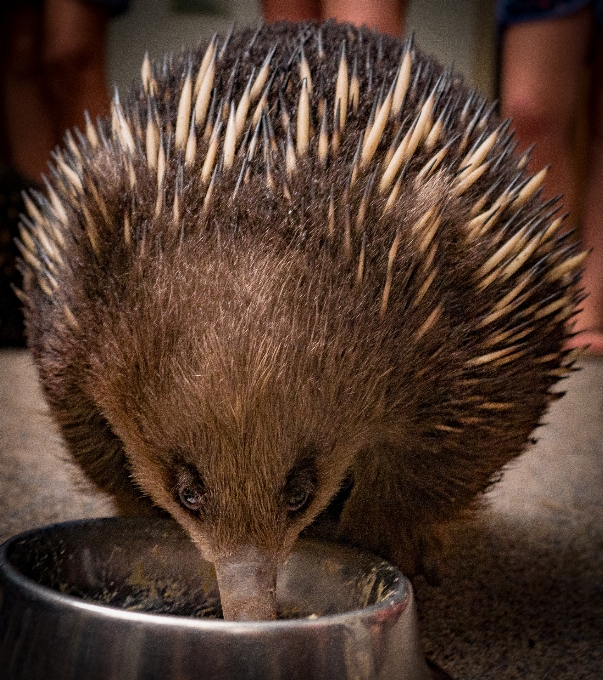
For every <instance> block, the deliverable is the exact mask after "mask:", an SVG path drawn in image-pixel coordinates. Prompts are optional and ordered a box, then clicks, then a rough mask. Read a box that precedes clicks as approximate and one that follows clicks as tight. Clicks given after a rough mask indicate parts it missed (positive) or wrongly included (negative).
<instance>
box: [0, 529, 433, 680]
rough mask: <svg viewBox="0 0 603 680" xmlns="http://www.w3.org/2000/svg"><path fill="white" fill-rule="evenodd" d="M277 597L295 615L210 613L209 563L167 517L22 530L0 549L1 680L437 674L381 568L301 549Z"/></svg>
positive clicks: (388, 573)
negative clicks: (248, 617) (226, 616)
mask: <svg viewBox="0 0 603 680" xmlns="http://www.w3.org/2000/svg"><path fill="white" fill-rule="evenodd" d="M277 599H278V603H279V610H280V611H281V613H282V615H283V616H287V617H295V618H287V619H284V620H278V621H266V622H264V621H262V622H229V621H223V620H219V619H212V618H207V616H208V615H209V616H211V615H214V616H219V595H218V589H217V584H216V580H215V573H214V570H213V565H212V564H210V563H209V562H205V561H203V560H201V559H200V557H199V554H198V552H197V550H196V549H195V547H194V546H193V545H192V544H191V542H190V541H189V540H188V538H187V537H186V536H185V535H184V534H183V533H182V532H181V530H180V529H179V528H178V527H177V525H175V524H174V523H172V522H171V521H169V520H148V519H119V518H112V519H102V520H89V521H80V522H69V523H65V524H58V525H54V526H50V527H46V528H42V529H37V530H34V531H30V532H28V533H25V534H21V535H20V536H16V537H14V538H12V539H11V540H9V541H7V542H6V543H4V545H3V546H2V547H0V679H1V680H5V679H6V680H8V679H10V680H38V679H39V680H41V679H44V680H59V679H60V680H68V679H69V680H82V679H83V678H85V679H86V680H96V679H98V680H109V679H110V680H122V679H123V680H126V679H127V680H143V679H144V680H172V679H173V680H176V679H177V680H188V679H189V678H190V679H191V680H192V679H193V678H194V679H195V680H200V678H203V680H209V679H211V680H214V679H215V680H227V679H229V680H230V679H234V678H236V679H237V680H246V679H249V680H251V679H261V680H272V679H273V678H274V679H276V678H279V679H282V680H285V679H286V680H296V679H299V680H302V679H303V680H309V679H318V678H324V679H325V680H326V679H327V678H328V679H329V680H340V679H342V680H343V679H350V680H351V679H352V678H353V679H354V680H365V679H366V680H368V679H369V678H370V679H372V678H383V679H384V680H427V679H428V678H431V677H432V676H431V674H430V671H429V670H428V668H427V666H426V664H425V660H424V658H423V654H422V652H421V649H420V645H419V641H418V637H417V631H416V616H415V608H414V600H413V594H412V589H411V586H410V584H409V582H408V581H407V579H405V578H404V576H402V574H401V573H400V572H399V571H398V570H397V569H395V568H394V567H392V566H391V565H390V564H388V563H387V562H384V561H383V560H381V559H379V558H376V557H374V556H372V555H368V554H366V553H363V552H360V551H357V550H354V549H351V548H346V547H342V546H338V545H333V544H327V543H320V542H316V541H308V540H304V541H300V542H299V544H298V546H297V547H296V548H295V550H294V551H293V553H292V555H291V556H290V558H289V559H288V560H287V562H286V563H285V564H284V566H283V568H282V569H281V570H280V572H279V576H278V583H277ZM150 612H159V613H150Z"/></svg>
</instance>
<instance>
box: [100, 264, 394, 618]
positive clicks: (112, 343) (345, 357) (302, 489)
mask: <svg viewBox="0 0 603 680" xmlns="http://www.w3.org/2000/svg"><path fill="white" fill-rule="evenodd" d="M189 257H190V258H193V260H194V261H195V267H191V268H190V269H187V264H186V263H187V258H189ZM202 257H204V256H203V255H202V254H199V253H198V252H193V251H190V252H189V253H188V254H186V253H185V254H184V255H182V260H181V261H180V262H179V263H178V262H173V261H172V262H170V263H169V264H168V263H167V262H165V263H164V265H161V264H160V263H157V262H155V263H154V264H153V273H154V276H155V277H156V281H155V285H154V286H151V285H149V281H148V279H147V280H146V281H142V280H141V281H137V280H134V279H135V277H136V274H132V275H131V276H132V277H133V278H132V280H131V281H129V283H128V285H127V290H128V291H130V293H128V295H131V296H132V297H131V298H130V299H123V303H122V305H121V306H120V307H119V308H117V309H113V310H112V311H110V312H107V313H108V314H110V315H111V318H110V319H107V320H106V321H103V323H102V324H101V325H102V326H103V328H104V329H105V330H104V331H101V332H100V333H99V335H100V336H102V337H101V338H100V339H99V341H98V351H96V350H95V351H93V352H91V354H92V355H93V356H96V357H97V358H96V359H93V360H92V375H93V379H92V380H91V381H90V385H91V387H90V390H91V392H93V394H94V399H95V400H96V402H97V404H98V406H99V409H100V410H101V412H102V413H103V414H104V415H105V417H106V418H107V419H108V421H109V423H110V425H111V427H112V429H113V430H114V432H115V433H116V434H117V435H118V436H119V437H120V439H121V440H122V442H123V445H124V450H125V452H126V455H127V458H128V460H129V463H130V466H131V473H132V475H133V477H134V478H135V480H136V481H137V483H138V485H139V486H140V487H141V489H142V490H143V491H144V492H146V493H147V494H148V495H149V496H150V497H151V498H152V499H153V500H154V502H155V503H156V504H158V505H159V506H161V507H163V508H164V509H165V510H167V511H168V512H169V513H170V514H171V515H172V516H173V517H174V518H175V519H176V520H177V521H178V522H179V523H180V524H181V525H182V526H183V527H184V528H185V529H186V530H187V532H188V533H189V534H190V536H191V537H192V538H193V540H194V541H195V543H196V544H197V545H198V547H199V548H200V550H201V553H202V554H203V556H204V557H205V558H206V559H208V560H211V561H213V562H214V563H215V565H216V570H217V575H218V581H219V586H220V593H221V598H222V606H223V610H224V614H225V617H226V618H234V619H262V618H273V617H274V616H275V582H276V568H277V565H278V564H279V562H281V561H282V560H283V559H284V558H285V557H286V555H287V553H288V552H289V550H290V549H291V547H292V545H293V543H294V541H295V539H296V538H297V536H298V534H299V533H300V531H301V530H302V529H303V528H304V527H306V526H307V525H308V524H309V523H310V522H311V521H312V520H313V519H314V518H315V516H316V515H317V514H318V513H319V512H320V511H321V510H322V509H324V508H325V507H326V505H327V504H328V502H329V500H330V499H331V498H332V497H333V496H334V495H335V494H336V493H337V491H338V490H339V488H340V486H341V483H342V480H344V479H345V477H346V474H347V472H348V470H349V467H350V465H351V463H352V461H353V458H354V456H355V454H356V453H357V451H358V449H359V447H362V445H363V443H364V444H365V443H366V441H367V436H368V435H367V432H368V430H369V429H370V426H369V425H368V421H367V416H366V413H365V412H364V411H365V410H366V408H367V403H368V402H371V404H372V405H373V406H374V405H375V404H376V403H377V402H378V400H379V397H378V394H379V390H380V389H381V388H380V387H379V384H378V380H376V379H375V378H374V376H375V375H377V374H378V372H377V371H375V370H373V369H370V367H367V366H363V365H362V364H363V363H366V358H363V352H362V348H361V347H360V346H358V345H357V346H355V345H354V343H361V340H360V338H358V337H356V335H357V333H355V332H354V331H353V325H352V324H351V323H349V322H350V319H351V318H353V317H354V316H355V314H354V310H347V311H346V310H345V309H343V308H342V306H341V300H339V302H338V293H337V292H336V291H334V290H330V289H329V287H328V285H325V286H324V287H323V288H322V290H321V294H320V295H319V296H315V295H314V294H313V293H310V294H309V293H308V281H307V280H304V272H302V271H300V270H299V268H298V265H297V263H296V261H295V259H294V258H291V257H289V256H287V257H285V258H284V259H283V260H282V261H280V262H277V261H274V260H273V259H272V258H271V257H270V256H267V257H266V258H264V259H262V258H258V256H257V253H256V254H255V255H254V256H253V257H252V256H250V257H248V258H245V257H244V256H241V255H239V256H237V261H236V262H233V261H229V258H228V256H226V257H222V258H219V261H214V263H213V265H212V266H210V265H209V263H208V264H207V267H205V265H204V264H201V266H199V258H202ZM211 257H212V256H211V254H209V259H211ZM145 271H148V270H147V268H146V267H143V268H141V276H142V277H144V276H145V274H144V272H145ZM200 271H205V272H206V274H205V275H204V276H200V274H199V272H200ZM200 279H203V280H200ZM276 291H278V292H276ZM332 304H335V305H338V306H339V312H340V313H339V314H337V315H335V314H329V313H328V312H327V311H326V310H325V309H324V305H327V306H330V305H332ZM348 311H349V314H348ZM356 311H357V310H356ZM347 324H349V328H348V329H347V330H346V329H345V327H346V325H347ZM356 325H357V324H356ZM346 335H349V343H350V344H349V345H347V344H346V345H345V346H342V345H341V338H345V337H346ZM107 357H110V358H111V361H110V363H109V364H108V363H107ZM360 372H362V374H363V375H359V373H360ZM365 372H366V374H367V378H366V379H364V377H363V376H364V373H365ZM354 374H355V375H354Z"/></svg>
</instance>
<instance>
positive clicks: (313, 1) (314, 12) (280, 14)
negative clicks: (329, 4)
mask: <svg viewBox="0 0 603 680" xmlns="http://www.w3.org/2000/svg"><path fill="white" fill-rule="evenodd" d="M262 11H263V14H264V20H265V21H266V22H267V23H273V22H275V21H284V20H287V21H319V20H320V18H321V16H320V0H299V1H297V0H262Z"/></svg>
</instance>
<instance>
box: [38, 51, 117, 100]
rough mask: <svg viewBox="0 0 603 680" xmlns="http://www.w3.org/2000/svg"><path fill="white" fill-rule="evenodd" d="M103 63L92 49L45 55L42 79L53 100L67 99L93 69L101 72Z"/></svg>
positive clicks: (83, 82)
mask: <svg viewBox="0 0 603 680" xmlns="http://www.w3.org/2000/svg"><path fill="white" fill-rule="evenodd" d="M103 69H104V63H103V61H102V59H99V58H98V55H97V54H95V53H94V51H93V50H90V49H87V48H85V47H84V48H81V47H80V48H77V49H72V50H69V51H63V52H61V53H58V54H53V55H51V56H46V57H45V59H44V61H43V70H44V76H45V78H44V80H45V83H46V85H47V87H48V89H49V93H50V94H51V96H52V98H53V99H54V100H58V101H61V100H63V99H69V98H70V97H72V96H73V95H74V93H77V92H79V91H80V90H81V89H82V88H83V87H84V86H85V85H84V84H85V83H86V82H88V81H89V79H90V76H91V74H93V73H94V72H95V71H100V72H101V73H102V72H103Z"/></svg>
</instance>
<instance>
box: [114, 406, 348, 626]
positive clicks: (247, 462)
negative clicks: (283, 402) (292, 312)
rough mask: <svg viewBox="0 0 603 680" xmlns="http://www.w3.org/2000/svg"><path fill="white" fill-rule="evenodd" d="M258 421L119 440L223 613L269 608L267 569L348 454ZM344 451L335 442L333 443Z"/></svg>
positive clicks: (271, 570)
mask: <svg viewBox="0 0 603 680" xmlns="http://www.w3.org/2000/svg"><path fill="white" fill-rule="evenodd" d="M265 418H268V416H267V414H264V417H261V418H260V419H259V420H258V421H257V423H259V425H260V427H256V428H254V427H253V425H251V424H249V423H248V428H246V429H245V430H241V432H240V434H239V436H237V434H236V433H235V432H234V431H231V432H230V435H231V436H226V437H225V436H224V435H225V432H228V430H229V423H227V422H226V420H227V418H224V419H222V421H221V422H219V421H218V422H216V423H215V426H216V427H217V428H218V430H219V433H220V434H219V436H216V437H212V432H211V430H212V427H211V426H210V427H209V428H208V427H207V425H206V424H205V423H204V428H203V429H204V432H203V436H202V437H200V440H198V441H197V442H196V443H193V442H189V443H185V442H181V443H180V446H178V447H177V446H174V447H173V448H169V449H168V450H161V449H159V448H155V446H154V445H153V444H152V443H151V444H150V443H149V442H146V443H145V444H144V445H142V443H141V442H140V441H136V439H132V440H131V441H127V442H126V447H127V450H128V454H129V457H130V460H131V461H132V467H133V472H134V475H135V477H136V478H137V479H138V480H139V482H140V484H141V486H142V487H143V489H144V490H145V491H146V492H147V493H148V494H150V495H151V496H152V497H153V499H154V500H155V502H157V503H158V504H159V505H161V506H162V507H163V508H165V509H166V510H167V511H168V512H169V513H170V514H171V515H172V516H173V517H174V518H175V519H176V520H177V521H178V522H179V523H180V524H181V525H182V526H183V527H184V528H185V529H186V530H187V532H188V533H189V534H190V535H191V537H192V538H193V540H194V541H195V542H196V544H197V545H198V547H199V548H200V550H201V552H202V554H203V556H204V557H205V558H206V559H209V560H211V561H213V562H214V563H215V566H216V572H217V576H218V583H219V587H220V594H221V600H222V607H223V611H224V616H225V618H227V619H269V618H274V617H275V613H276V610H275V604H276V603H275V588H276V570H277V566H278V564H279V562H281V561H282V560H283V559H284V558H285V557H286V555H287V553H288V552H289V550H290V549H291V546H292V544H293V542H294V541H295V539H296V538H297V536H298V534H299V532H300V531H301V530H302V529H303V528H304V527H305V526H306V525H307V524H309V523H310V522H311V521H312V520H313V519H314V517H315V516H316V514H317V513H318V512H319V511H320V510H321V509H322V508H324V506H325V505H326V504H327V503H328V501H329V500H330V498H331V497H332V496H333V495H334V494H335V493H336V492H337V490H338V488H339V484H340V480H341V479H342V478H343V477H344V475H345V472H346V464H347V463H349V461H348V457H347V455H342V456H339V457H338V456H335V460H334V459H333V451H328V450H325V449H324V448H318V447H317V446H315V445H314V444H312V443H310V442H306V443H303V442H302V441H301V440H297V441H296V440H291V439H289V438H288V437H286V436H282V434H281V436H279V433H278V432H274V431H272V428H270V432H269V433H266V435H265V433H263V432H262V431H261V430H262V429H263V427H262V421H264V422H266V421H265ZM342 453H343V452H342Z"/></svg>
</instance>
